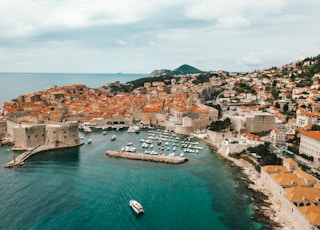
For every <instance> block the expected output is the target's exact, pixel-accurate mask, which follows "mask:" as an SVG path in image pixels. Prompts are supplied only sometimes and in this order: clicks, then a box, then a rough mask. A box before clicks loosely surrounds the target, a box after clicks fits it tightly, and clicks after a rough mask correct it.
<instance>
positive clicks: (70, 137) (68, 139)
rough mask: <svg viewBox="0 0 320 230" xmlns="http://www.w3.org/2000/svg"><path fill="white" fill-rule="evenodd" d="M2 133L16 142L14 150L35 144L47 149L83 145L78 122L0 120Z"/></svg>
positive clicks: (28, 147) (10, 140) (0, 131)
mask: <svg viewBox="0 0 320 230" xmlns="http://www.w3.org/2000/svg"><path fill="white" fill-rule="evenodd" d="M0 135H1V136H5V138H4V139H5V141H8V142H11V143H12V142H14V145H13V148H12V149H13V150H28V149H31V148H34V147H35V146H42V147H45V148H46V149H55V148H67V147H74V146H79V145H81V144H82V143H81V141H80V139H79V129H78V123H77V122H66V123H55V124H33V125H22V124H16V123H14V122H11V121H1V122H0Z"/></svg>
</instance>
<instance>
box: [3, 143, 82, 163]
mask: <svg viewBox="0 0 320 230" xmlns="http://www.w3.org/2000/svg"><path fill="white" fill-rule="evenodd" d="M80 145H83V143H80V144H78V145H74V146H64V147H56V148H54V147H48V146H41V145H37V146H35V147H33V148H31V149H30V150H27V151H25V152H23V153H22V154H20V155H19V156H17V157H14V159H13V160H12V161H10V162H8V163H5V164H3V165H2V166H3V167H4V168H16V167H20V166H22V165H24V162H25V161H26V160H27V159H28V158H29V157H31V156H32V155H34V154H36V153H40V152H44V151H48V150H54V149H64V148H72V147H77V146H80Z"/></svg>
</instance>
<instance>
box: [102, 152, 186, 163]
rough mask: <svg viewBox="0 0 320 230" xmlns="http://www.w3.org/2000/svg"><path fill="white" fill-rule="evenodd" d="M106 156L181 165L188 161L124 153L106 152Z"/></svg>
mask: <svg viewBox="0 0 320 230" xmlns="http://www.w3.org/2000/svg"><path fill="white" fill-rule="evenodd" d="M106 155H107V156H110V157H119V158H125V159H130V160H142V161H154V162H162V163H167V164H181V163H185V162H187V161H188V158H187V157H180V156H163V155H150V154H145V153H130V152H124V151H106Z"/></svg>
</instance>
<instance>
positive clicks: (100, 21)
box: [0, 0, 320, 73]
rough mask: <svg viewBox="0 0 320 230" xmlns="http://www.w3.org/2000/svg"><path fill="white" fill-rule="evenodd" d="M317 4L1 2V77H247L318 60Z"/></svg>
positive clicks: (242, 0) (272, 0) (268, 0)
mask: <svg viewBox="0 0 320 230" xmlns="http://www.w3.org/2000/svg"><path fill="white" fill-rule="evenodd" d="M319 19H320V1H319V0H0V31H1V32H0V72H76V73H82V72H84V73H116V72H124V73H150V72H152V71H153V70H154V69H163V68H165V69H174V68H177V67H179V66H180V65H182V64H190V65H192V66H194V67H196V68H199V69H201V70H218V69H219V70H220V69H223V70H226V71H253V70H255V69H262V68H269V67H272V66H280V65H282V64H286V63H290V62H292V61H295V60H298V59H302V58H305V57H313V56H316V55H318V54H319V53H320V52H319V50H320V28H319Z"/></svg>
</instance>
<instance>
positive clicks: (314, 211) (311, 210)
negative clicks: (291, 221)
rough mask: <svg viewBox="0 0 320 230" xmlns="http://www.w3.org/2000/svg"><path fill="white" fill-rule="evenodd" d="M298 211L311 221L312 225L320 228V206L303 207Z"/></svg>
mask: <svg viewBox="0 0 320 230" xmlns="http://www.w3.org/2000/svg"><path fill="white" fill-rule="evenodd" d="M298 210H299V211H300V212H301V213H302V214H303V215H304V216H305V217H306V218H307V219H308V220H309V222H310V223H311V224H313V225H317V226H320V206H315V205H310V206H303V207H298Z"/></svg>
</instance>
